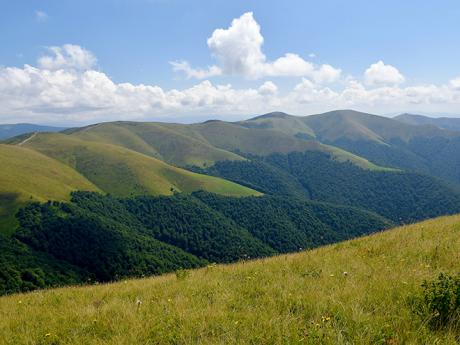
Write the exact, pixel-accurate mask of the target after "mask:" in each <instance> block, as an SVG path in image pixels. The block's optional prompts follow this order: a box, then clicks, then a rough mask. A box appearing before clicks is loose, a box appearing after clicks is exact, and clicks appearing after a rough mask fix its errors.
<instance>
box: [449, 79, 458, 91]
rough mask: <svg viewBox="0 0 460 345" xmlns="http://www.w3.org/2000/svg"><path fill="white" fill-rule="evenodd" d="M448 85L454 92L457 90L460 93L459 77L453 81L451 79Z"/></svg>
mask: <svg viewBox="0 0 460 345" xmlns="http://www.w3.org/2000/svg"><path fill="white" fill-rule="evenodd" d="M449 85H450V87H451V88H452V89H454V90H459V91H460V77H458V78H455V79H452V80H451V81H450V82H449Z"/></svg>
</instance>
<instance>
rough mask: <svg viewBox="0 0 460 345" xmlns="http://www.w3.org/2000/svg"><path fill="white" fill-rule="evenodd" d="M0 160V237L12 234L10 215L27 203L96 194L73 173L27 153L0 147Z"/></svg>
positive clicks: (9, 146) (44, 157)
mask: <svg viewBox="0 0 460 345" xmlns="http://www.w3.org/2000/svg"><path fill="white" fill-rule="evenodd" d="M0 157H1V164H2V167H1V169H0V233H4V232H11V231H13V230H14V227H15V225H16V224H17V223H16V221H15V219H14V214H15V213H16V211H17V210H18V209H19V208H20V207H21V206H23V205H25V204H26V203H27V202H30V201H41V202H45V201H47V200H58V201H65V200H69V199H70V192H72V191H75V190H88V191H100V189H99V188H98V187H96V186H95V185H94V184H93V183H91V182H90V181H89V180H88V179H86V178H85V177H84V176H82V175H81V174H79V173H78V172H77V171H75V170H73V169H71V168H70V167H68V166H67V165H65V164H63V163H61V162H59V161H56V160H54V159H52V158H50V157H48V156H46V155H43V154H41V153H39V152H36V151H33V150H31V149H28V148H25V147H21V146H12V145H2V144H0Z"/></svg>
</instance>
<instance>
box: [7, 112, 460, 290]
mask: <svg viewBox="0 0 460 345" xmlns="http://www.w3.org/2000/svg"><path fill="white" fill-rule="evenodd" d="M408 118H410V119H412V117H411V116H408V115H401V116H398V117H396V118H393V119H391V118H387V117H382V116H377V115H372V114H366V113H361V112H356V111H352V110H338V111H332V112H328V113H324V114H318V115H311V116H305V117H299V116H292V115H288V114H285V113H282V112H274V113H269V114H265V115H261V116H257V117H253V118H250V119H248V120H244V121H237V122H226V121H220V120H211V121H206V122H203V123H197V124H177V123H157V122H124V121H118V122H109V123H100V124H94V125H90V126H86V127H80V128H69V129H64V130H62V131H59V132H56V131H53V132H51V131H47V132H41V131H39V130H35V129H34V130H33V131H32V132H30V133H23V134H21V135H18V136H14V137H11V138H8V139H6V140H4V141H3V143H2V144H0V156H1V158H2V163H3V166H2V168H1V169H0V241H1V242H2V243H0V245H1V246H2V248H4V250H3V252H4V255H3V256H2V258H3V261H2V260H0V264H2V265H3V266H4V267H8V270H6V269H5V272H10V273H8V275H7V276H8V279H6V278H4V281H5V282H11V281H15V282H16V283H15V284H13V285H12V286H10V285H8V286H6V285H5V284H6V283H4V284H3V288H1V289H0V290H2V291H3V292H5V291H24V290H27V289H32V288H36V287H40V286H50V285H56V284H58V285H59V284H68V283H73V282H81V281H85V279H88V278H91V279H96V280H102V281H107V280H113V279H117V278H120V277H126V276H139V275H143V274H157V273H163V272H167V271H170V270H173V269H177V268H179V267H182V266H183V267H197V266H202V265H205V264H207V263H209V262H230V261H235V260H239V259H241V258H243V257H245V256H248V257H263V256H267V255H273V254H276V253H284V252H291V251H296V250H299V249H300V248H312V247H315V246H318V245H322V244H327V243H332V242H336V241H339V240H343V239H347V238H351V237H355V236H360V235H363V234H367V233H371V232H374V231H378V230H382V229H385V228H388V227H391V226H392V225H394V224H402V223H409V222H415V221H418V220H422V219H426V218H431V217H436V216H440V215H446V214H454V213H458V212H460V169H459V167H460V156H459V155H458V152H460V151H459V150H460V132H457V131H455V130H453V129H452V126H451V127H450V128H446V126H441V125H436V124H425V123H422V122H423V121H421V120H420V118H419V117H416V119H417V121H419V122H420V123H418V122H417V123H408V122H410V121H409V120H408ZM85 193H88V194H85ZM352 219H355V220H359V222H358V223H356V222H352ZM351 225H352V226H351ZM363 225H364V226H363ZM88 241H89V242H88ZM62 243H68V244H69V246H63V245H62ZM230 243H233V246H230V245H229V244H230ZM92 246H94V247H92ZM85 248H86V249H85ZM88 248H89V250H90V252H85V250H88ZM91 248H92V249H91ZM101 251H104V252H106V255H105V256H104V257H105V259H103V260H102V261H100V262H99V264H98V265H97V266H94V265H93V264H91V262H93V263H94V262H96V261H97V260H100V258H95V257H92V255H93V254H94V253H96V252H101ZM14 253H22V254H21V255H19V256H17V255H15V254H14ZM21 258H23V259H21ZM89 258H92V259H91V260H92V261H91V260H90V259H89ZM88 260H89V261H88ZM101 267H104V269H103V270H101ZM25 272H28V273H25ZM30 272H32V273H30ZM64 272H72V274H70V273H69V274H70V275H65V273H64ZM29 273H30V274H29ZM24 275H25V277H26V278H24ZM30 275H31V276H33V277H34V278H33V279H32V280H33V282H31V281H30V277H29V276H30ZM11 277H17V278H14V279H13V278H11ZM27 277H29V278H27ZM37 279H38V280H37ZM38 282H41V283H38ZM1 286H2V283H1V277H0V287H1ZM0 292H1V291H0Z"/></svg>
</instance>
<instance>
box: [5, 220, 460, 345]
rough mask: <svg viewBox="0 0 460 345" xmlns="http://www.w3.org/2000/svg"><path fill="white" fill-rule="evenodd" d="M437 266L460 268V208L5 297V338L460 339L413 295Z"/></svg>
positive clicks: (41, 341) (397, 341) (75, 340)
mask: <svg viewBox="0 0 460 345" xmlns="http://www.w3.org/2000/svg"><path fill="white" fill-rule="evenodd" d="M441 271H442V272H446V273H453V272H459V271H460V216H452V217H444V218H439V219H435V220H429V221H426V222H423V223H419V224H415V225H411V226H405V227H401V228H398V229H395V230H390V231H386V232H384V233H380V234H376V235H373V236H369V237H364V238H360V239H357V240H352V241H347V242H343V243H340V244H336V245H330V246H326V247H323V248H319V249H316V250H312V251H308V252H303V253H298V254H292V255H283V256H279V257H274V258H269V259H263V260H256V261H251V262H245V263H238V264H234V265H217V266H210V267H207V268H203V269H200V270H195V271H190V272H188V275H187V276H185V277H183V275H182V274H177V276H176V275H175V274H170V275H165V276H162V277H157V278H149V279H141V280H128V281H122V282H118V283H115V284H106V285H98V286H86V287H70V288H62V289H55V290H49V291H39V292H35V293H30V294H19V295H12V296H7V297H3V298H1V299H0V342H1V343H2V344H458V338H456V334H455V332H454V331H449V330H445V331H432V330H430V329H429V328H428V326H427V325H426V320H422V319H421V318H420V317H418V316H416V315H415V314H414V313H413V310H412V307H411V301H412V300H413V297H414V296H416V295H417V294H419V293H420V291H421V287H420V285H421V283H422V282H423V281H424V280H425V279H432V278H434V277H435V276H437V274H438V273H439V272H441ZM345 272H346V273H345ZM457 336H458V335H457Z"/></svg>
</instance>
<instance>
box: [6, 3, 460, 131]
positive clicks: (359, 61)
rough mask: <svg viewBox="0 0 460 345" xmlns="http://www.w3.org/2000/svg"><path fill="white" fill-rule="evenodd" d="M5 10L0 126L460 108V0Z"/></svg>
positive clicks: (20, 6)
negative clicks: (273, 113)
mask: <svg viewBox="0 0 460 345" xmlns="http://www.w3.org/2000/svg"><path fill="white" fill-rule="evenodd" d="M0 5H1V7H0V8H1V11H0V47H1V48H0V123H18V122H32V123H41V124H56V125H78V124H88V123H95V122H101V121H113V120H135V121H150V120H159V121H177V122H194V121H202V120H206V119H223V120H238V119H242V118H248V117H252V116H254V115H258V114H263V113H267V112H271V111H284V112H287V113H290V114H294V115H309V114H314V113H320V112H324V111H329V110H334V109H345V108H346V109H355V110H360V111H365V112H370V113H374V114H381V115H393V114H398V113H402V112H411V113H421V114H431V115H433V114H436V115H447V116H453V115H454V114H457V115H458V114H460V21H459V19H458V18H460V2H459V1H458V0H450V1H448V0H439V1H436V2H435V1H423V2H422V1H413V0H407V1H400V0H399V1H394V0H386V1H358V0H348V1H343V0H340V1H339V0H336V1H329V0H323V1H321V2H319V1H306V0H302V1H300V0H299V1H297V0H296V1H289V0H285V1H270V0H257V1H256V0H245V1H241V0H232V1H222V0H209V1H208V0H201V1H198V0H196V1H190V0H130V1H128V0H111V1H109V0H98V1H86V0H79V1H69V0H59V1H58V0H28V1H25V0H15V1H8V0H0Z"/></svg>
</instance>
